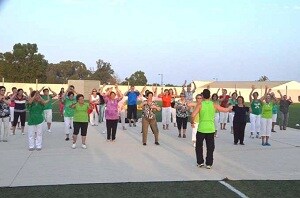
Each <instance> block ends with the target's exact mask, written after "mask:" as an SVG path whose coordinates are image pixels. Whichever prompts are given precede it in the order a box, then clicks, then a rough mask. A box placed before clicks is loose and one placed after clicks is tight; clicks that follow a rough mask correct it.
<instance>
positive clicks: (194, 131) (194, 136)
mask: <svg viewBox="0 0 300 198" xmlns="http://www.w3.org/2000/svg"><path fill="white" fill-rule="evenodd" d="M201 102H202V94H197V95H196V102H190V103H188V107H189V108H191V109H194V108H195V107H196V105H197V104H200V103H201ZM198 125H199V116H196V118H195V120H194V126H195V127H194V128H192V143H193V146H194V147H196V134H197V128H198Z"/></svg>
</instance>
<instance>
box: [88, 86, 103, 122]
mask: <svg viewBox="0 0 300 198" xmlns="http://www.w3.org/2000/svg"><path fill="white" fill-rule="evenodd" d="M89 100H90V105H91V106H92V107H93V111H92V112H91V113H90V123H91V125H92V126H98V121H99V103H100V97H99V95H97V90H96V89H93V90H92V93H91V95H90V99H89Z"/></svg>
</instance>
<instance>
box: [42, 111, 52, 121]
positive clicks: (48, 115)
mask: <svg viewBox="0 0 300 198" xmlns="http://www.w3.org/2000/svg"><path fill="white" fill-rule="evenodd" d="M44 118H45V122H47V123H52V109H46V110H44Z"/></svg>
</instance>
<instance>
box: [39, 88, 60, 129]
mask: <svg viewBox="0 0 300 198" xmlns="http://www.w3.org/2000/svg"><path fill="white" fill-rule="evenodd" d="M41 91H43V95H41V97H42V98H43V99H44V100H47V98H48V96H49V100H48V102H47V104H45V105H44V117H45V121H46V123H47V131H48V132H49V133H51V123H52V103H53V101H52V98H54V97H55V96H57V94H56V93H55V92H54V91H52V90H51V88H50V87H48V88H45V87H43V88H42V89H41V90H40V92H41ZM50 91H51V93H52V94H49V92H50Z"/></svg>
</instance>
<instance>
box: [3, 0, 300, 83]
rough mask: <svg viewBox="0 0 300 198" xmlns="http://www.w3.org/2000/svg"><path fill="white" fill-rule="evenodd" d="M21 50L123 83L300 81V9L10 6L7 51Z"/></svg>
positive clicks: (245, 2) (73, 3) (219, 3)
mask: <svg viewBox="0 0 300 198" xmlns="http://www.w3.org/2000/svg"><path fill="white" fill-rule="evenodd" d="M0 1H1V0H0ZM16 43H36V44H37V45H38V48H39V52H40V53H42V54H44V55H45V58H46V59H47V60H48V61H49V63H57V62H60V61H65V60H72V61H82V62H83V63H85V64H86V66H87V68H91V67H94V68H95V67H96V60H98V59H103V60H104V61H107V62H110V63H111V64H112V68H113V69H114V71H115V73H116V74H117V75H118V76H119V77H120V78H121V79H122V80H123V79H124V78H125V77H127V76H130V75H131V74H132V73H134V72H135V71H137V70H142V71H144V72H145V73H146V76H147V78H148V82H149V83H154V82H160V76H159V75H158V74H163V76H164V83H173V84H182V83H183V81H184V80H185V79H186V80H188V81H191V80H213V79H214V78H217V79H218V80H219V81H223V80H257V79H258V78H259V77H260V76H262V75H266V76H268V77H269V79H270V80H297V81H300V1H299V0H297V1H296V0H251V1H250V0H228V1H226V0H210V1H207V0H203V1H202V0H43V1H42V0H6V1H3V0H2V1H1V4H0V51H1V52H6V51H11V50H12V47H13V45H14V44H16Z"/></svg>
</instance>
